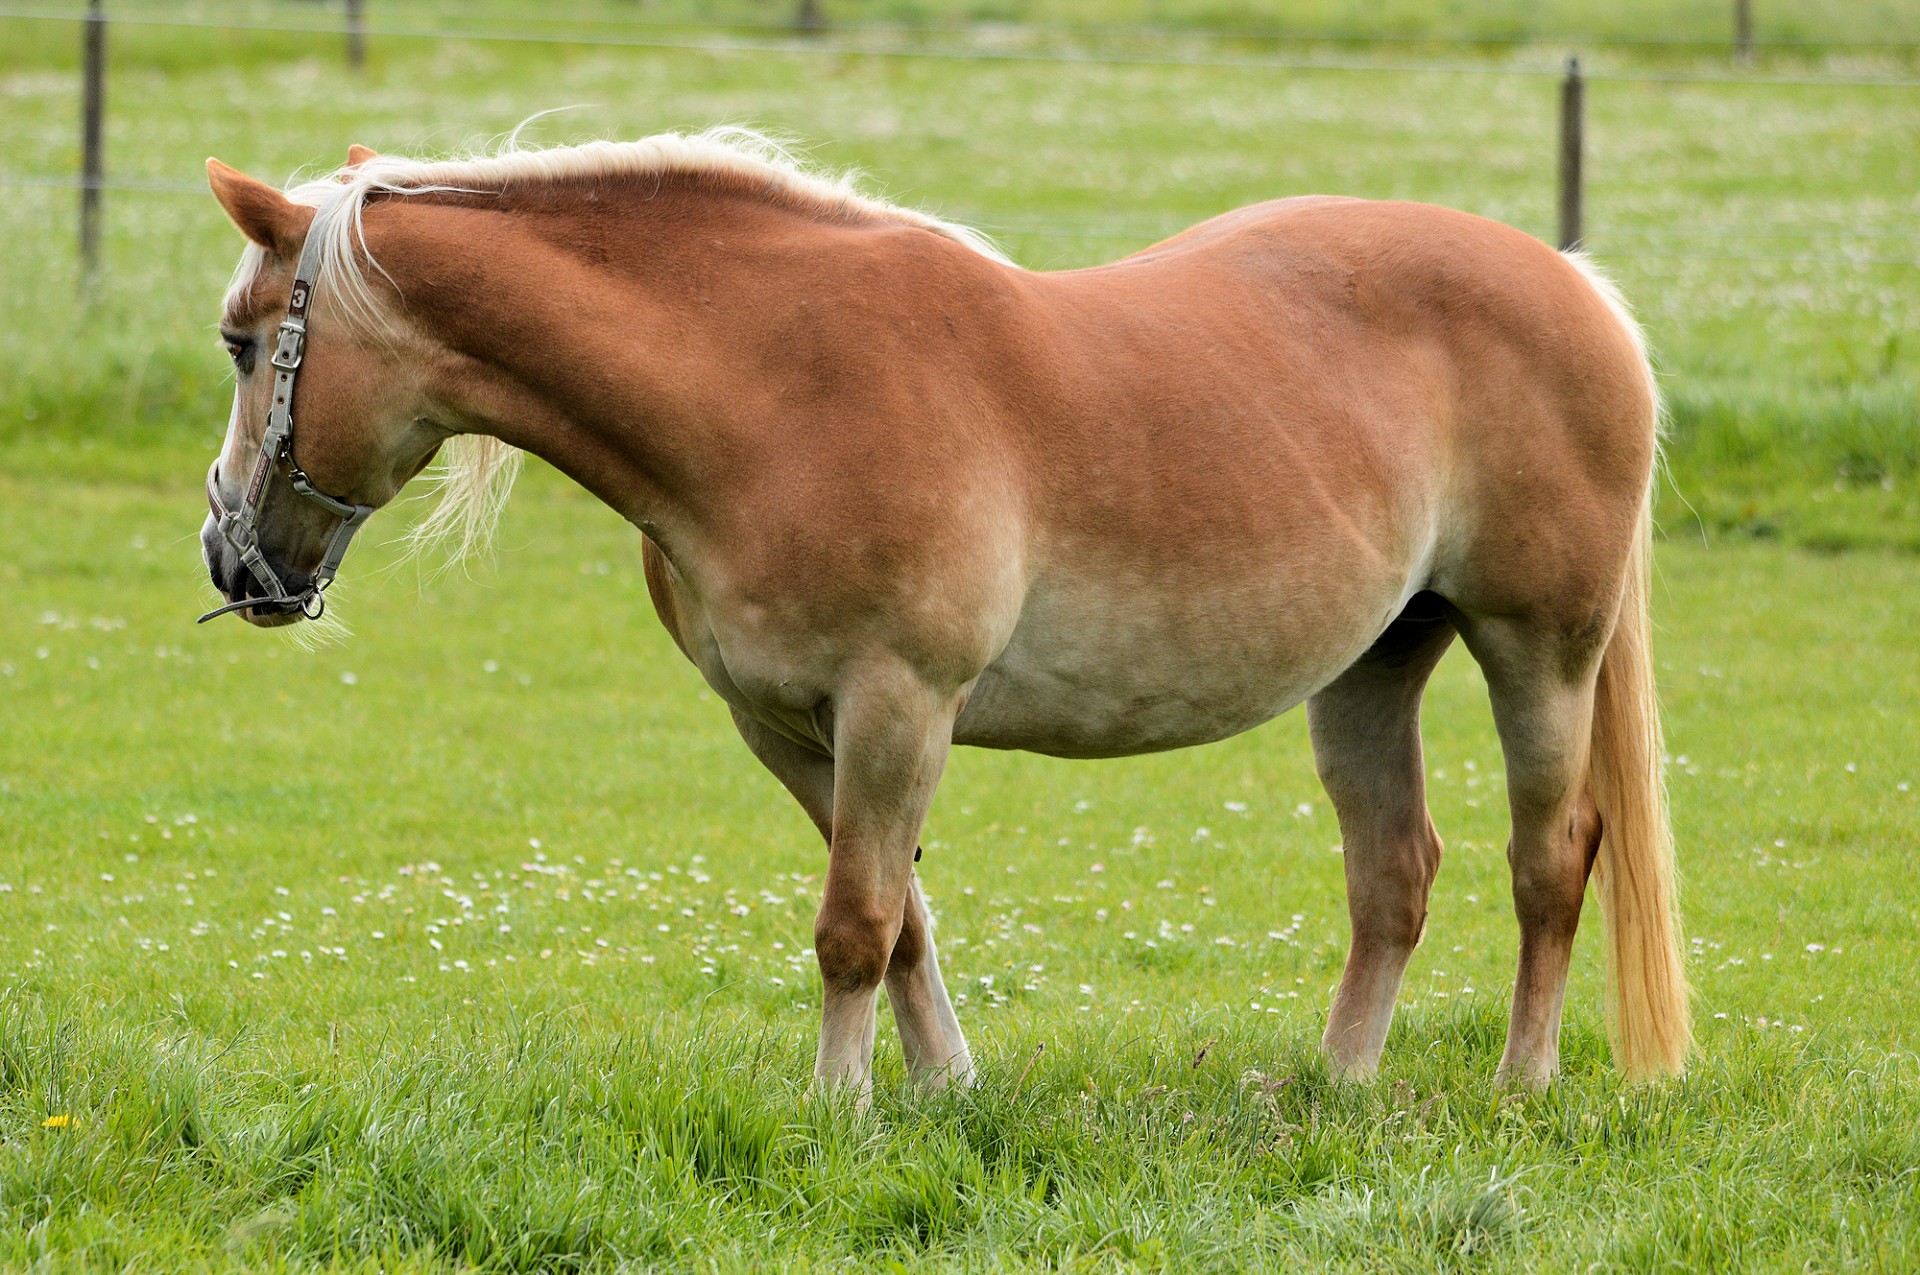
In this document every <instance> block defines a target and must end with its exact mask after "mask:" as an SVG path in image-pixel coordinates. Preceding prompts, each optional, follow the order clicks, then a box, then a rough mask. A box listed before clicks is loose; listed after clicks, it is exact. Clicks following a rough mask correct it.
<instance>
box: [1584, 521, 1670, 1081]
mask: <svg viewBox="0 0 1920 1275" xmlns="http://www.w3.org/2000/svg"><path fill="white" fill-rule="evenodd" d="M1652 563H1653V510H1652V497H1651V493H1649V497H1648V501H1647V505H1646V506H1644V507H1643V508H1642V509H1641V511H1640V528H1639V533H1638V543H1637V544H1636V545H1635V547H1634V552H1633V560H1632V562H1631V564H1630V565H1629V567H1628V569H1627V583H1626V589H1625V593H1624V595H1623V597H1622V599H1621V604H1620V619H1619V621H1618V623H1617V624H1616V625H1615V627H1614V632H1613V638H1612V640H1611V641H1610V642H1609V643H1608V645H1607V652H1606V655H1605V656H1603V657H1602V659H1601V662H1600V678H1599V683H1598V686H1597V687H1596V689H1595V693H1594V707H1593V800H1594V804H1595V805H1596V806H1597V807H1598V808H1599V811H1600V826H1601V836H1600V854H1599V858H1598V859H1597V860H1596V862H1595V864H1594V886H1595V889H1596V890H1597V891H1598V893H1599V895H1600V907H1601V911H1602V913H1603V915H1604V917H1605V921H1606V929H1607V948H1608V955H1609V958H1610V964H1611V967H1612V968H1611V975H1610V988H1609V990H1610V1000H1611V1003H1612V1004H1611V1008H1612V1028H1613V1051H1614V1059H1615V1061H1616V1062H1617V1063H1618V1064H1619V1066H1620V1069H1621V1070H1622V1071H1624V1072H1625V1073H1626V1074H1627V1076H1628V1077H1629V1078H1631V1079H1636V1080H1638V1079H1646V1078H1650V1077H1655V1076H1663V1075H1678V1074H1680V1073H1681V1072H1682V1071H1684V1070H1685V1069H1686V1065H1687V1053H1688V1050H1689V1048H1690V1047H1691V1044H1692V1039H1693V1026H1692V1021H1691V1013H1690V1011H1689V1008H1688V1005H1687V976H1686V972H1685V971H1684V970H1683V969H1682V968H1681V953H1680V917H1679V912H1678V909H1677V906H1676V899H1675V880H1674V862H1673V831H1672V828H1671V827H1670V826H1669V825H1668V822H1667V797H1666V778H1665V775H1664V773H1663V770H1664V767H1663V762H1662V756H1661V738H1660V710H1659V704H1658V702H1657V697H1656V695H1655V692H1654V679H1653V650H1652V641H1651V638H1652V621H1651V618H1650V615H1649V606H1648V602H1649V599H1648V592H1649V577H1650V575H1651V572H1652Z"/></svg>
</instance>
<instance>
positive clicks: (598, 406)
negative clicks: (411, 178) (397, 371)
mask: <svg viewBox="0 0 1920 1275" xmlns="http://www.w3.org/2000/svg"><path fill="white" fill-rule="evenodd" d="M709 202H710V204H711V206H710V207H707V206H702V204H701V202H700V201H697V200H695V199H693V198H691V197H687V196H681V197H674V196H672V195H669V194H667V193H663V194H662V195H660V196H659V197H657V198H656V199H654V200H650V201H645V202H639V201H637V200H636V201H635V203H633V204H630V205H628V206H625V207H622V206H620V205H619V204H617V203H599V202H597V201H588V200H582V201H581V202H580V203H579V204H578V205H577V206H575V207H567V208H563V209H560V210H553V209H543V210H541V211H538V212H530V213H526V214H517V213H514V212H511V211H490V210H486V209H483V208H479V207H473V206H450V205H433V204H422V205H420V206H418V207H417V208H414V209H410V210H408V214H407V220H408V222H409V223H410V225H409V226H408V228H407V231H406V233H404V234H401V235H398V236H395V237H394V238H395V240H396V243H395V244H394V247H392V248H383V249H382V250H381V255H382V256H383V265H386V266H387V268H388V269H389V270H390V272H392V273H393V274H394V276H395V278H396V280H397V281H398V283H399V286H400V290H401V292H402V294H403V295H404V296H405V297H406V298H407V305H408V311H409V314H410V315H413V316H415V317H417V318H418V319H419V320H420V321H421V322H422V323H423V325H424V326H425V327H426V328H427V329H428V331H429V332H430V333H431V334H432V335H433V336H434V337H435V338H436V339H438V340H439V341H440V342H441V343H442V344H443V345H444V346H446V347H447V348H449V349H450V350H451V351H453V352H454V353H455V355H456V356H457V357H456V358H455V359H453V360H452V361H451V362H452V365H453V366H454V367H455V368H457V369H459V370H458V371H457V372H456V374H455V376H456V379H457V380H458V382H459V383H458V384H457V385H456V386H455V387H454V390H453V391H452V394H451V397H453V398H455V399H464V400H465V402H466V403H467V405H468V411H467V415H468V417H469V419H471V420H472V421H473V422H474V423H475V427H476V428H480V429H483V430H485V432H488V433H494V434H496V435H498V436H499V437H501V438H503V439H504V440H506V441H507V442H510V443H513V444H514V445H515V446H518V447H520V448H522V449H524V450H526V451H529V452H532V453H534V454H535V455H538V456H540V457H542V458H543V459H546V460H548V461H550V462H551V463H553V464H554V465H555V466H557V467H558V468H560V469H562V470H564V471H565V472H567V473H568V474H570V475H571V476H573V477H574V478H575V479H576V480H577V481H579V482H580V483H581V484H582V485H584V486H586V487H587V488H588V489H589V490H591V491H593V492H594V493H595V494H597V495H599V496H600V497H601V498H602V499H603V500H605V501H607V503H609V504H611V505H613V506H614V507H615V508H616V509H618V510H619V511H620V512H621V513H622V514H624V515H626V516H628V517H629V518H631V519H633V520H634V521H636V522H640V523H641V524H642V525H650V524H660V523H665V522H668V521H671V520H675V519H679V520H683V521H684V520H686V519H689V518H698V517H704V516H707V512H708V511H704V510H703V509H702V508H701V506H702V505H703V504H710V503H711V502H712V501H714V500H717V499H724V496H725V492H726V489H727V488H728V487H729V486H730V485H731V484H732V483H733V482H734V481H737V480H739V479H740V478H741V477H742V476H743V475H742V469H743V466H750V465H751V463H752V461H753V459H754V454H755V452H756V449H757V448H758V449H764V445H765V444H764V441H762V442H760V443H758V444H756V442H755V439H754V437H753V436H754V434H755V431H754V430H753V429H752V428H750V426H751V425H753V424H754V422H755V418H756V416H757V415H764V414H765V413H766V412H767V411H769V410H771V408H770V406H769V405H770V404H772V403H775V402H777V401H778V399H779V397H780V393H781V390H780V387H779V386H777V385H773V384H769V383H768V378H767V375H766V374H767V371H768V366H769V365H768V363H767V362H766V361H765V360H767V359H768V357H769V354H770V352H769V351H766V350H763V349H752V348H745V347H744V340H745V338H744V337H743V336H742V331H743V327H742V322H741V316H740V314H739V313H738V312H739V310H740V308H741V306H742V305H743V303H744V302H745V301H746V300H747V299H748V298H752V299H753V300H754V301H755V302H756V303H757V304H758V305H760V306H766V305H780V304H784V303H785V302H784V300H783V289H784V288H785V287H786V281H785V280H783V279H782V278H779V277H769V272H770V271H771V267H770V265H769V263H771V262H777V261H781V260H793V261H802V260H805V259H806V253H805V250H804V246H803V244H802V243H801V242H800V240H801V239H803V238H804V237H805V235H806V233H807V230H808V229H809V227H808V226H807V225H806V224H805V222H804V219H802V218H800V217H797V216H795V215H794V214H792V213H787V212H783V210H779V209H777V208H772V207H766V208H756V207H754V206H753V205H752V204H751V203H750V202H748V201H743V200H740V199H738V198H730V199H719V200H713V201H709ZM813 228H815V229H817V228H818V227H817V223H816V225H815V227H813ZM388 254H391V255H392V257H393V258H394V259H393V260H392V261H391V262H389V261H387V260H386V259H385V258H386V256H387V255H388ZM756 272H757V274H756ZM772 273H773V274H775V275H777V274H778V273H780V272H778V271H772Z"/></svg>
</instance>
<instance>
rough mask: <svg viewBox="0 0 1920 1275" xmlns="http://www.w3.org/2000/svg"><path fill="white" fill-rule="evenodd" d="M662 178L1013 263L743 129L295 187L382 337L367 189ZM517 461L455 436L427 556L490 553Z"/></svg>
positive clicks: (328, 274) (352, 304) (341, 176)
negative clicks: (440, 550)
mask: <svg viewBox="0 0 1920 1275" xmlns="http://www.w3.org/2000/svg"><path fill="white" fill-rule="evenodd" d="M664 174H692V175H698V174H721V175H727V176H733V177H738V178H743V179H745V180H747V181H749V182H754V183H759V184H760V185H761V186H762V188H763V189H764V190H766V192H767V193H768V194H769V195H773V196H780V197H784V198H787V199H790V200H794V201H796V202H798V203H801V204H805V205H812V206H814V207H815V208H817V209H818V211H819V213H820V214H821V215H822V216H825V217H830V218H834V219H839V220H873V221H891V222H894V223H897V224H904V225H908V226H917V227H919V228H921V229H923V230H927V231H931V232H932V233H934V234H937V235H942V236H944V237H946V238H948V239H952V240H954V241H955V242H957V243H960V244H962V245H964V246H966V247H967V248H970V249H972V250H973V251H975V252H978V253H980V254H981V255H983V256H986V257H989V258H991V259H993V260H995V261H1000V262H1006V261H1007V258H1006V256H1005V255H1004V254H1003V253H1002V252H1001V251H1000V250H999V248H997V247H996V246H995V245H994V244H993V242H992V241H991V240H989V239H988V238H987V237H986V236H985V235H983V234H981V233H980V232H979V231H976V230H973V229H971V228H969V227H967V226H962V225H958V224H956V223H954V222H950V221H944V220H942V219H940V218H938V217H934V216H931V215H930V214H927V213H924V212H920V211H918V210H916V209H912V208H906V207H902V206H901V205H899V204H894V203H891V202H889V201H887V200H884V199H880V198H877V197H875V196H873V195H868V194H865V193H862V192H861V191H860V190H859V188H858V185H857V176H858V175H857V174H855V173H852V172H838V173H836V172H828V171H824V170H820V169H815V168H811V167H809V166H808V165H806V164H805V163H804V162H803V161H802V160H801V159H799V157H797V156H796V155H795V154H794V153H793V152H792V151H791V150H789V149H788V148H787V146H785V145H783V144H782V143H780V142H778V141H775V140H774V139H772V138H770V137H767V136H765V135H764V134H761V133H757V132H754V131H753V130H751V129H746V128H737V127H720V128H710V129H707V130H706V131H705V132H701V133H694V134H684V133H658V134H655V135H654V136H652V137H646V138H642V139H640V140H639V141H633V142H613V141H593V142H585V143H582V144H580V145H576V146H552V147H544V148H539V147H526V146H522V145H521V144H520V142H519V134H518V131H516V132H515V133H514V134H512V135H510V136H509V137H508V138H507V139H506V140H505V142H503V143H502V144H501V145H500V146H499V147H498V148H496V149H494V150H492V151H489V152H484V153H480V154H469V155H461V156H454V157H449V158H443V159H415V158H411V157H408V156H404V155H378V156H375V157H373V158H371V159H368V160H366V161H365V162H364V163H361V164H358V165H355V166H353V167H348V168H340V169H336V170H335V171H333V172H331V173H327V174H326V175H324V176H321V177H317V178H313V179H311V180H308V181H304V182H300V183H299V184H297V185H294V186H292V187H290V188H288V190H287V192H286V194H287V197H288V198H289V199H292V200H293V201H294V202H296V203H301V204H307V205H310V206H312V207H316V208H318V207H320V206H322V205H325V204H332V205H334V207H335V213H336V215H335V216H334V217H333V218H332V219H331V220H330V221H329V222H328V223H327V225H326V234H327V239H326V242H325V243H324V244H323V245H322V246H321V257H320V271H319V274H318V277H317V278H316V280H315V287H316V290H317V292H319V293H320V294H323V295H325V296H326V297H328V298H329V299H330V301H331V304H332V306H333V307H335V308H336V310H337V311H338V312H339V313H341V314H342V315H344V317H346V319H347V320H348V321H349V322H350V323H352V324H355V325H356V326H357V327H359V328H360V329H361V330H362V331H364V332H367V333H375V334H377V333H381V332H384V331H387V330H389V329H390V326H391V318H390V316H389V315H388V314H387V313H386V311H385V308H384V307H383V305H382V304H381V301H380V299H379V297H378V296H377V294H376V293H375V291H374V289H373V288H372V287H371V286H370V284H369V282H368V277H367V272H368V270H369V269H371V270H374V271H379V270H380V264H379V263H378V262H377V261H374V260H373V259H372V257H371V256H370V255H369V254H368V252H367V247H366V235H365V231H364V229H363V228H362V224H361V218H362V215H363V213H364V211H365V208H366V201H367V198H368V197H369V196H370V195H376V194H378V195H396V196H405V195H420V194H431V193H435V192H439V193H458V194H475V193H486V192H498V191H503V190H505V189H507V188H509V187H515V186H546V185H554V184H559V183H565V182H572V181H592V180H594V179H596V178H609V177H634V176H652V175H664ZM266 264H267V254H266V252H265V250H263V249H261V248H259V247H256V246H252V245H249V246H248V248H247V249H246V251H245V253H244V254H243V255H242V256H241V259H240V265H239V267H238V269H237V270H235V272H234V277H233V282H232V283H231V285H230V286H229V288H228V302H229V305H232V304H234V303H236V302H237V301H238V300H239V299H240V298H242V297H243V296H244V295H245V294H246V293H247V292H248V291H249V290H250V289H251V288H252V286H253V283H254V281H255V279H257V278H258V277H259V274H260V272H261V270H262V269H263V268H265V266H266ZM382 273H384V272H382ZM520 462H521V455H520V452H519V450H518V449H517V448H514V447H510V446H508V445H507V444H506V443H503V442H501V441H500V440H499V439H497V438H492V437H490V436H487V435H484V434H465V435H461V436H459V437H456V438H453V439H451V440H449V442H448V443H447V445H446V447H444V448H443V449H442V450H441V455H440V459H439V461H438V463H437V464H436V465H435V466H434V469H433V471H432V472H431V474H430V475H429V481H430V482H431V483H432V484H433V486H434V488H435V490H436V492H437V493H438V499H437V500H436V501H435V503H434V506H433V508H432V509H431V510H430V511H429V512H428V513H427V514H426V515H425V516H424V517H423V518H422V519H421V520H420V521H419V523H418V524H416V525H415V526H414V528H413V530H412V531H411V532H409V533H408V536H407V539H408V542H409V545H410V547H411V549H412V550H413V551H414V552H416V553H418V552H423V551H426V550H428V549H432V548H436V547H444V548H445V549H446V550H447V558H446V562H447V565H452V564H454V563H457V562H459V561H460V560H462V559H464V558H466V557H469V556H471V555H473V554H475V553H484V552H486V550H487V549H488V548H489V547H490V546H491V544H492V540H493V532H494V529H495V527H496V526H497V525H498V523H499V519H500V513H501V511H502V509H504V508H505V506H506V502H507V496H508V495H509V493H510V492H511V491H512V489H513V480H514V478H515V476H516V475H517V474H518V473H519V471H520Z"/></svg>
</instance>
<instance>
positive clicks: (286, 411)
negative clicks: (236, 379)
mask: <svg viewBox="0 0 1920 1275" xmlns="http://www.w3.org/2000/svg"><path fill="white" fill-rule="evenodd" d="M335 206H336V205H335V204H332V203H330V204H328V205H327V206H326V207H324V208H321V209H320V210H318V211H317V212H315V213H314V215H313V225H312V226H311V227H310V228H309V229H308V231H307V241H306V243H305V244H304V245H303V246H302V247H301V249H300V264H299V265H298V266H296V267H295V268H294V272H293V297H292V299H291V300H290V301H289V302H288V303H287V317H286V318H285V319H283V320H281V322H280V335H279V337H278V338H277V339H276V340H275V341H274V346H273V359H272V362H273V407H272V408H271V409H270V410H269V411H268V413H267V431H266V433H265V434H264V435H263V436H262V437H261V439H260V456H259V459H258V460H256V461H255V462H254V465H253V477H252V478H250V479H248V480H247V489H246V491H245V493H244V494H243V495H242V496H241V498H240V507H239V508H237V509H228V508H227V506H226V502H225V501H223V500H221V499H220V459H219V457H217V456H216V457H215V458H214V461H213V465H212V467H211V468H209V469H208V470H207V505H208V507H209V508H210V509H212V510H213V516H214V518H215V519H216V520H217V525H218V527H219V528H220V534H221V535H222V536H223V537H225V539H226V542H227V543H228V544H230V545H232V546H233V547H234V549H235V550H236V551H238V553H239V554H240V561H241V563H242V564H243V565H244V566H245V567H246V568H247V570H248V571H249V572H251V573H252V575H253V578H254V580H255V581H256V582H258V583H259V585H260V587H261V588H262V589H263V590H264V591H265V595H264V596H262V597H257V598H242V599H241V600H240V601H238V602H229V603H228V604H227V605H226V606H223V607H218V608H216V609H214V610H212V611H209V612H207V613H206V614H205V615H203V616H201V617H200V620H199V623H201V624H205V623H206V622H207V621H208V620H211V619H213V618H214V617H215V616H217V615H225V614H226V613H227V612H229V611H244V610H246V609H248V608H249V607H257V606H271V607H277V608H282V613H284V608H287V607H288V606H289V605H291V606H292V607H293V608H295V609H297V610H299V611H300V613H301V614H302V615H305V616H306V617H307V618H308V619H310V620H317V619H319V618H320V616H321V614H322V613H323V612H325V611H326V609H327V600H326V591H327V586H328V585H330V584H332V583H333V577H334V573H335V572H337V571H338V570H339V569H340V560H341V559H342V558H344V557H346V556H347V545H348V544H349V543H351V542H352V540H353V533H354V532H356V531H358V530H360V528H361V526H362V525H363V524H364V523H365V522H366V521H367V519H368V518H370V517H372V516H373V506H372V505H356V504H354V503H353V502H351V501H347V500H341V499H340V498H339V497H337V496H329V495H327V494H326V493H325V492H323V491H321V490H320V489H319V488H317V487H315V486H314V485H313V483H312V482H311V481H309V480H308V478H307V475H306V472H305V471H304V470H302V469H301V468H300V466H299V465H297V464H295V463H294V459H293V381H294V375H295V374H296V373H297V372H299V370H300V363H301V360H302V359H303V358H304V357H305V355H306V349H307V308H308V306H309V305H311V304H312V302H313V281H314V277H315V276H316V275H318V274H319V273H320V252H321V248H322V245H323V243H324V241H325V239H326V228H327V225H328V223H330V222H331V221H332V219H333V215H334V209H335ZM283 459H284V460H285V461H286V463H287V476H288V478H290V479H291V480H292V482H293V490H294V491H295V493H297V494H298V495H301V496H305V497H306V498H307V499H308V500H311V501H313V502H315V503H316V504H318V505H320V506H321V507H322V508H324V509H325V510H326V511H327V512H328V513H330V514H332V515H333V516H334V517H336V518H338V519H339V520H340V526H339V528H338V529H337V530H336V531H335V532H334V533H333V539H332V540H331V541H329V542H328V544H327V552H326V555H325V556H324V557H322V558H321V559H320V565H319V566H318V567H316V568H314V571H313V576H312V578H311V579H309V580H308V581H307V587H306V588H305V589H303V590H302V591H301V592H299V593H292V592H290V591H289V590H288V589H287V587H286V585H284V584H282V583H281V581H280V577H279V576H277V575H275V574H274V571H273V568H272V567H270V566H268V565H267V558H266V555H265V554H264V553H262V552H261V550H260V532H259V518H260V503H261V501H262V500H264V499H265V498H266V494H267V478H268V476H269V475H271V474H272V472H273V467H274V466H275V465H276V464H278V463H279V462H280V461H281V460H283Z"/></svg>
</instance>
